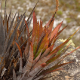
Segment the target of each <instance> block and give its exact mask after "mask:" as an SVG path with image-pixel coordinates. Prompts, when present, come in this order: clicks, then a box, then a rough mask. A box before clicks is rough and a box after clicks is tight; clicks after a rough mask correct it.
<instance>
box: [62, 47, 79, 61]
mask: <svg viewBox="0 0 80 80" xmlns="http://www.w3.org/2000/svg"><path fill="white" fill-rule="evenodd" d="M79 48H80V46H79V47H77V48H76V49H74V50H72V51H71V52H69V53H67V54H66V55H64V56H62V57H61V61H62V60H63V59H64V58H65V57H66V56H68V55H70V54H71V53H73V52H74V51H76V50H77V49H79Z"/></svg>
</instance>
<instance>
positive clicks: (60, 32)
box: [58, 26, 67, 35]
mask: <svg viewBox="0 0 80 80" xmlns="http://www.w3.org/2000/svg"><path fill="white" fill-rule="evenodd" d="M66 27H67V26H66ZM66 27H64V28H63V29H62V30H60V31H59V32H58V35H59V34H60V33H61V32H62V31H63V30H64V29H65V28H66Z"/></svg>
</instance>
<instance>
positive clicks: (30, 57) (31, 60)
mask: <svg viewBox="0 0 80 80" xmlns="http://www.w3.org/2000/svg"><path fill="white" fill-rule="evenodd" d="M33 58H34V55H33V44H32V43H31V44H30V51H29V58H28V62H27V65H26V70H30V69H31V67H32V64H33Z"/></svg>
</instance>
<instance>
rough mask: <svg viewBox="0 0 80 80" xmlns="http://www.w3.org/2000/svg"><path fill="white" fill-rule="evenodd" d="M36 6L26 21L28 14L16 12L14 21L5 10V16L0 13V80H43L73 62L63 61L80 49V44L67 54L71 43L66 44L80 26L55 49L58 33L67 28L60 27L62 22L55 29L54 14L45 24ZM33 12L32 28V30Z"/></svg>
mask: <svg viewBox="0 0 80 80" xmlns="http://www.w3.org/2000/svg"><path fill="white" fill-rule="evenodd" d="M57 1H58V0H56V2H57ZM36 5H37V4H36ZM36 5H35V7H36ZM57 5H58V2H57ZM35 7H34V8H33V10H32V12H31V14H30V16H29V18H28V20H27V21H26V20H25V13H24V14H23V15H21V16H19V15H18V16H17V17H16V14H15V16H14V18H13V19H12V20H11V19H10V17H11V13H10V14H9V16H7V15H6V13H5V15H4V19H2V17H1V16H0V80H42V79H44V76H45V75H47V74H49V73H51V72H54V71H57V70H61V69H62V66H64V65H66V64H68V63H71V62H72V61H70V62H66V63H62V61H63V59H64V58H65V57H66V56H68V55H69V54H71V53H73V52H74V51H75V50H77V49H78V48H80V46H79V47H77V48H76V49H74V50H73V51H71V52H70V53H67V54H65V52H66V50H67V49H68V47H69V45H68V46H66V47H65V45H66V43H68V41H69V40H70V39H71V38H72V37H73V36H74V34H75V33H76V32H77V31H78V30H79V29H78V30H76V31H75V32H74V33H73V34H72V35H71V36H70V37H69V38H68V39H67V40H66V41H65V42H63V43H62V44H60V45H59V46H57V47H56V48H54V46H55V42H56V41H57V39H58V37H59V34H60V33H61V32H62V31H63V30H64V29H65V28H66V27H64V28H63V29H62V30H60V27H61V25H62V23H63V22H61V23H60V24H58V25H57V26H56V27H55V28H54V29H53V23H54V15H53V16H52V18H51V19H50V20H49V22H48V23H47V24H46V25H45V26H44V27H42V21H41V20H40V22H38V21H37V18H36V15H35V12H34V9H35ZM56 10H57V9H56ZM5 12H6V11H5ZM55 13H56V12H55ZM32 14H33V30H32V31H31V32H30V31H29V26H30V23H31V20H32ZM15 17H16V20H15V21H14V19H15ZM63 53H64V54H63Z"/></svg>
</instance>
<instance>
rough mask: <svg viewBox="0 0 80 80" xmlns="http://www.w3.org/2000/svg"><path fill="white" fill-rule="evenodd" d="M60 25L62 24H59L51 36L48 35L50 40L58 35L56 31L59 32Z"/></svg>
mask: <svg viewBox="0 0 80 80" xmlns="http://www.w3.org/2000/svg"><path fill="white" fill-rule="evenodd" d="M62 23H63V22H61V23H60V24H59V25H58V26H57V27H56V28H55V29H54V30H53V31H52V32H51V34H50V36H49V38H50V40H52V39H53V37H55V36H56V35H57V34H58V31H59V29H60V27H61V25H62Z"/></svg>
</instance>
